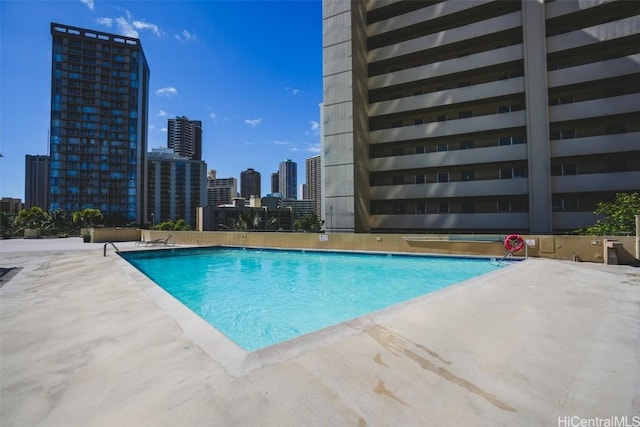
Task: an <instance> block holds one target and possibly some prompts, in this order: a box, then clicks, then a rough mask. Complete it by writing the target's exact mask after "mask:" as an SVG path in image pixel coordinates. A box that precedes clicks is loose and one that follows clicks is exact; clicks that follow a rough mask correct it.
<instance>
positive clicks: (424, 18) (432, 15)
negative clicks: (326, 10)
mask: <svg viewBox="0 0 640 427" xmlns="http://www.w3.org/2000/svg"><path fill="white" fill-rule="evenodd" d="M490 1H491V0H468V1H446V2H442V3H437V4H435V5H433V6H431V7H426V8H424V9H420V10H417V11H413V12H411V13H406V14H404V15H400V16H394V17H392V18H389V19H385V20H384V21H380V22H375V23H373V24H370V25H368V26H367V36H368V37H371V36H374V35H377V34H383V33H387V32H389V31H394V30H399V29H401V28H404V27H409V26H411V25H415V24H421V23H424V25H429V24H428V22H429V21H430V20H432V19H437V18H441V17H443V16H446V15H451V14H454V13H458V12H460V11H462V10H465V9H470V8H472V7H476V6H480V5H482V4H486V3H490Z"/></svg>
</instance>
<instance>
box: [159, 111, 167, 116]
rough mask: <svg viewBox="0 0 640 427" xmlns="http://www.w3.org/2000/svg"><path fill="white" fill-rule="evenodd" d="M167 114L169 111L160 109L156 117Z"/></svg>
mask: <svg viewBox="0 0 640 427" xmlns="http://www.w3.org/2000/svg"><path fill="white" fill-rule="evenodd" d="M166 115H167V112H166V111H164V110H160V111H158V114H156V117H164V116H166Z"/></svg>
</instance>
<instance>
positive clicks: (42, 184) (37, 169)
mask: <svg viewBox="0 0 640 427" xmlns="http://www.w3.org/2000/svg"><path fill="white" fill-rule="evenodd" d="M24 171H25V177H24V183H25V185H24V187H25V188H24V200H25V203H24V205H25V208H27V209H29V208H32V207H34V206H37V207H39V208H41V209H43V210H45V211H48V210H49V156H41V155H36V156H31V155H29V154H27V155H26V156H25V168H24Z"/></svg>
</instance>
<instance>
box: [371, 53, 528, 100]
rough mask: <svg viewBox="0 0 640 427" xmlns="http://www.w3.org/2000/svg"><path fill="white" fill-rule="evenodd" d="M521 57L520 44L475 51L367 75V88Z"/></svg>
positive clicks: (408, 81) (461, 70) (445, 74)
mask: <svg viewBox="0 0 640 427" xmlns="http://www.w3.org/2000/svg"><path fill="white" fill-rule="evenodd" d="M522 58H523V52H522V45H515V46H507V47H503V48H499V49H494V50H490V51H486V52H480V53H475V54H472V55H467V56H463V57H461V58H455V59H450V60H447V61H442V62H436V63H433V64H427V65H423V66H420V67H414V68H408V69H406V70H400V71H394V72H392V73H387V74H381V75H379V76H373V77H369V89H370V90H371V89H379V88H385V87H389V86H394V85H399V84H403V83H410V82H415V81H419V80H425V79H431V78H435V77H440V76H447V75H450V74H455V73H460V72H463V71H468V70H475V69H478V68H484V67H490V66H493V65H496V64H504V63H507V62H512V61H517V60H520V59H522Z"/></svg>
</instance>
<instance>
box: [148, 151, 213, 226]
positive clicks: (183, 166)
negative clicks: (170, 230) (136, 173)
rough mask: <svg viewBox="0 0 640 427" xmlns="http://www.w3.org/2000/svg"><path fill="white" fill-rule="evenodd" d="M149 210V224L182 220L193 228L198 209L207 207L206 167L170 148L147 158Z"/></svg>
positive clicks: (152, 152) (154, 152)
mask: <svg viewBox="0 0 640 427" xmlns="http://www.w3.org/2000/svg"><path fill="white" fill-rule="evenodd" d="M147 162H148V166H147V174H148V177H147V182H148V183H149V189H148V193H147V194H148V211H149V218H147V220H148V221H149V222H150V223H154V224H159V223H160V222H163V221H176V220H179V219H184V220H185V222H186V223H187V224H189V225H190V226H191V227H195V226H196V211H197V208H198V207H201V206H206V204H207V188H206V178H207V164H206V163H205V162H203V161H202V160H191V159H187V158H185V157H182V156H180V155H179V154H176V153H174V152H173V150H171V149H170V148H160V149H153V150H151V152H150V153H148V155H147Z"/></svg>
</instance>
